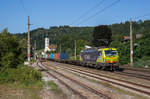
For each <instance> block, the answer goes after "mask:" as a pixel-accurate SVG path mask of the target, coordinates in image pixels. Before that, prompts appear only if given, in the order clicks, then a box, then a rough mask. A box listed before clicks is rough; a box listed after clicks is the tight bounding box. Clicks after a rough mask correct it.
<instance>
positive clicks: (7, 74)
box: [0, 65, 42, 85]
mask: <svg viewBox="0 0 150 99" xmlns="http://www.w3.org/2000/svg"><path fill="white" fill-rule="evenodd" d="M41 78H42V75H41V73H40V72H39V71H37V70H34V69H33V68H32V67H26V66H23V65H20V66H18V67H17V68H16V69H15V68H7V69H4V70H3V71H1V72H0V83H21V84H24V85H30V84H34V83H35V82H38V81H41Z"/></svg>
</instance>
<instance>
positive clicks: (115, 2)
mask: <svg viewBox="0 0 150 99" xmlns="http://www.w3.org/2000/svg"><path fill="white" fill-rule="evenodd" d="M119 2H120V0H116V1H114V2H113V3H111V4H110V5H108V6H106V7H105V8H103V9H101V10H99V11H98V12H96V13H95V14H93V15H91V16H89V17H88V18H86V19H85V20H83V21H80V22H79V23H78V24H77V25H80V24H81V23H84V22H86V21H88V20H89V19H91V18H93V17H95V16H97V15H98V14H100V13H102V12H104V11H105V10H107V9H109V8H110V7H112V6H114V5H115V4H117V3H119Z"/></svg>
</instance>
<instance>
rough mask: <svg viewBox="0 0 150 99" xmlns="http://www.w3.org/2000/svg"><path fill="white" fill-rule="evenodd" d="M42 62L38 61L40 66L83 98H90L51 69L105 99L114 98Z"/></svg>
mask: <svg viewBox="0 0 150 99" xmlns="http://www.w3.org/2000/svg"><path fill="white" fill-rule="evenodd" d="M40 64H41V65H39V62H38V66H39V67H40V68H42V69H45V70H46V72H47V73H48V74H49V75H51V76H53V77H54V78H55V79H57V80H58V81H59V82H61V83H62V84H64V85H65V86H66V87H67V88H69V89H70V90H72V91H73V92H74V93H75V94H78V95H79V96H80V97H81V98H82V99H88V98H87V97H86V96H84V95H82V94H81V93H80V92H78V91H76V90H74V89H73V88H72V87H71V86H69V85H68V84H67V83H65V82H64V81H63V80H61V79H60V78H59V77H57V76H55V75H54V74H52V73H50V72H49V70H51V71H53V72H55V73H57V74H59V75H61V76H63V77H64V78H67V79H69V80H70V81H72V82H74V83H76V84H77V85H80V86H81V87H83V88H85V89H86V90H88V91H90V92H92V93H94V94H96V95H98V96H100V97H103V98H104V99H112V98H111V97H109V96H108V95H105V94H103V93H101V91H99V90H96V89H94V88H92V87H90V86H87V85H86V84H84V83H82V82H79V81H77V80H74V79H72V78H70V77H68V76H66V75H64V74H62V73H60V72H58V71H56V70H55V69H54V68H49V67H47V66H46V65H43V64H42V63H41V62H40Z"/></svg>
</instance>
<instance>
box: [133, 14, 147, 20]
mask: <svg viewBox="0 0 150 99" xmlns="http://www.w3.org/2000/svg"><path fill="white" fill-rule="evenodd" d="M146 16H150V13H146V14H144V15H141V16H137V17H133V18H132V20H133V19H134V20H136V19H139V18H143V17H146Z"/></svg>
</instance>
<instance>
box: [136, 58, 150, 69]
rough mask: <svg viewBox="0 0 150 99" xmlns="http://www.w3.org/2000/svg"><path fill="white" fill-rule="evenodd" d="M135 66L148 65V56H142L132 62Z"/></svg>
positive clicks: (149, 62) (149, 64) (149, 63)
mask: <svg viewBox="0 0 150 99" xmlns="http://www.w3.org/2000/svg"><path fill="white" fill-rule="evenodd" d="M134 66H135V67H145V66H148V67H150V56H144V57H142V58H141V59H139V60H138V61H137V62H135V63H134Z"/></svg>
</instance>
